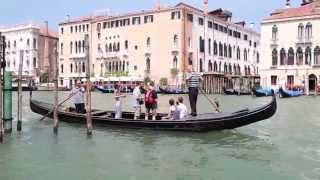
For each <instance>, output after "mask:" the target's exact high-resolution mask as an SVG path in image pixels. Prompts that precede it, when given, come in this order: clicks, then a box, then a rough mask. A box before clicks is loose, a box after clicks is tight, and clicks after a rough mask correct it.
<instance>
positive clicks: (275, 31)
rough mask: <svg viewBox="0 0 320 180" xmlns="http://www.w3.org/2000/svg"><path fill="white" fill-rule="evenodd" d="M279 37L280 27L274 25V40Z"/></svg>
mask: <svg viewBox="0 0 320 180" xmlns="http://www.w3.org/2000/svg"><path fill="white" fill-rule="evenodd" d="M277 39H278V27H277V26H276V25H274V26H273V27H272V40H274V41H276V40H277Z"/></svg>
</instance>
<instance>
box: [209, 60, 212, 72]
mask: <svg viewBox="0 0 320 180" xmlns="http://www.w3.org/2000/svg"><path fill="white" fill-rule="evenodd" d="M208 71H209V72H211V71H212V62H211V60H209V64H208Z"/></svg>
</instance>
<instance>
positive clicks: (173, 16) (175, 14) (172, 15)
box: [171, 11, 181, 20]
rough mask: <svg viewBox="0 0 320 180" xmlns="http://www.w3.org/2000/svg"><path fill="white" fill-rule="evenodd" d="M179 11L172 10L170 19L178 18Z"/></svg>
mask: <svg viewBox="0 0 320 180" xmlns="http://www.w3.org/2000/svg"><path fill="white" fill-rule="evenodd" d="M180 16H181V15H180V11H174V12H171V19H172V20H174V19H180Z"/></svg>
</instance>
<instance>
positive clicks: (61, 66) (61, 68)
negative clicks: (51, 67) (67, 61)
mask: <svg viewBox="0 0 320 180" xmlns="http://www.w3.org/2000/svg"><path fill="white" fill-rule="evenodd" d="M60 71H61V73H63V64H61V65H60Z"/></svg>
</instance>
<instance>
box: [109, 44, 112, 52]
mask: <svg viewBox="0 0 320 180" xmlns="http://www.w3.org/2000/svg"><path fill="white" fill-rule="evenodd" d="M109 52H112V44H111V43H110V44H109Z"/></svg>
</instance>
